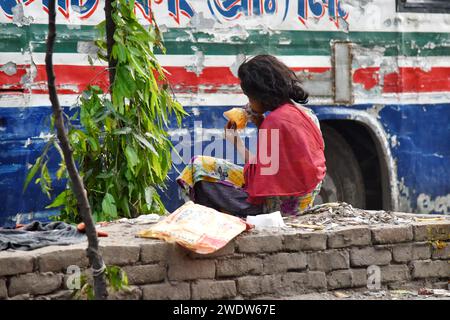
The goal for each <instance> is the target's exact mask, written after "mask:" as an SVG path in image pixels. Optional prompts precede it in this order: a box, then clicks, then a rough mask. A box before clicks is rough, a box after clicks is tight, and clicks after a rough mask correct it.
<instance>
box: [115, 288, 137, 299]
mask: <svg viewBox="0 0 450 320" xmlns="http://www.w3.org/2000/svg"><path fill="white" fill-rule="evenodd" d="M141 298H142V290H141V288H139V287H136V286H130V288H129V290H120V291H116V292H110V293H109V295H108V300H141Z"/></svg>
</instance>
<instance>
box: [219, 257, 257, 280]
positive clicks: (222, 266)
mask: <svg viewBox="0 0 450 320" xmlns="http://www.w3.org/2000/svg"><path fill="white" fill-rule="evenodd" d="M262 271H263V262H262V260H261V259H259V258H254V257H246V258H241V259H221V260H218V261H217V276H218V277H229V276H243V275H247V274H260V273H262Z"/></svg>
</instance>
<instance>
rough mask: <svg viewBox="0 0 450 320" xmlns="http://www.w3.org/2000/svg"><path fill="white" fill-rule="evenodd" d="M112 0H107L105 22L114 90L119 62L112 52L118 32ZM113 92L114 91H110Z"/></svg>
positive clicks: (110, 84)
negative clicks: (113, 15) (113, 14)
mask: <svg viewBox="0 0 450 320" xmlns="http://www.w3.org/2000/svg"><path fill="white" fill-rule="evenodd" d="M112 11H113V8H112V0H105V20H106V48H107V54H108V67H109V68H108V69H109V86H110V88H112V85H113V83H114V78H115V75H116V65H117V61H116V60H114V59H113V58H112V55H111V52H112V48H113V46H114V33H115V32H116V25H115V23H114V20H113V19H112ZM110 92H112V89H110Z"/></svg>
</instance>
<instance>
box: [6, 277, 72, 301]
mask: <svg viewBox="0 0 450 320" xmlns="http://www.w3.org/2000/svg"><path fill="white" fill-rule="evenodd" d="M62 278H63V277H62V275H59V274H53V273H51V272H49V273H27V274H23V275H19V276H15V277H11V279H10V281H9V286H8V295H9V296H10V297H14V296H16V295H19V294H25V293H28V294H31V295H38V294H47V293H51V292H53V291H55V290H57V289H58V288H59V287H60V286H61V283H62Z"/></svg>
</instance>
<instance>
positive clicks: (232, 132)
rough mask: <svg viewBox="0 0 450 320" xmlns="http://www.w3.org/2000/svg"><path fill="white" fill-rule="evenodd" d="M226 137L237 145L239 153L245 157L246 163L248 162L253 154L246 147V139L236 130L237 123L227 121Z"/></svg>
mask: <svg viewBox="0 0 450 320" xmlns="http://www.w3.org/2000/svg"><path fill="white" fill-rule="evenodd" d="M225 138H226V139H227V140H228V141H229V142H231V143H233V144H234V145H235V146H236V149H237V152H238V154H239V155H240V156H241V157H242V159H244V161H245V163H247V162H248V161H249V160H250V158H251V157H252V154H251V153H250V151H249V150H248V149H247V148H246V147H245V144H244V141H242V138H241V137H240V136H239V133H238V132H237V131H236V124H234V123H232V122H230V121H228V122H227V124H226V125H225Z"/></svg>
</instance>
